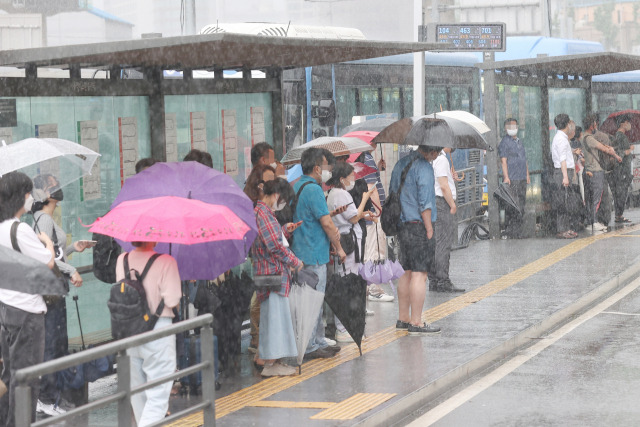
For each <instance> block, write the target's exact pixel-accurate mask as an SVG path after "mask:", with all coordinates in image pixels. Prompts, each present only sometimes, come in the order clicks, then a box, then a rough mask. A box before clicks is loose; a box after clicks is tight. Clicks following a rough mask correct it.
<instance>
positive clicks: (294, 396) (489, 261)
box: [180, 210, 640, 426]
mask: <svg viewBox="0 0 640 427" xmlns="http://www.w3.org/2000/svg"><path fill="white" fill-rule="evenodd" d="M627 215H628V216H629V217H630V218H631V219H632V220H633V221H634V223H635V224H638V223H639V222H640V211H637V210H635V211H630V212H627ZM579 237H580V238H579V239H576V240H569V241H567V240H557V239H554V238H546V239H525V240H493V241H474V242H472V243H471V245H470V246H469V247H468V248H467V249H463V250H459V251H454V252H453V253H452V260H451V261H452V269H451V270H452V274H451V278H452V280H453V282H454V283H455V284H456V285H458V286H460V287H464V288H466V289H467V292H466V293H464V294H462V295H457V296H456V295H455V294H442V293H434V292H428V293H427V301H426V304H425V309H426V311H425V313H424V316H423V317H424V318H425V320H426V321H427V322H429V323H435V324H436V325H438V326H440V327H441V328H442V333H441V334H440V335H436V336H427V337H413V336H407V335H406V332H400V331H396V330H395V327H394V325H395V320H396V319H397V304H396V303H373V304H371V308H372V309H373V310H375V312H376V314H375V315H374V316H373V317H370V318H368V319H367V321H368V324H367V329H366V333H367V336H368V338H367V339H366V341H365V344H364V345H363V355H362V356H360V357H359V356H358V352H357V349H356V347H355V345H353V344H350V345H345V346H343V350H342V351H341V352H340V353H339V354H338V356H337V357H336V358H334V359H326V360H314V361H311V362H308V363H306V364H305V365H304V366H303V370H302V375H301V376H294V377H287V378H271V379H267V380H263V379H261V378H259V376H258V374H257V372H256V371H255V370H253V368H252V367H251V366H250V360H249V358H248V356H246V355H243V356H242V357H241V360H240V366H239V370H238V374H239V375H237V376H233V377H231V378H223V388H222V390H221V392H220V393H221V394H219V396H221V397H219V398H218V399H217V401H216V414H217V417H218V420H217V425H218V426H234V425H261V426H262V425H281V424H282V422H283V421H284V420H286V422H287V424H288V425H318V426H333V425H367V426H368V425H391V424H392V423H394V422H398V421H399V420H401V419H402V418H403V417H405V416H407V415H409V413H410V412H411V411H412V410H415V409H417V408H418V407H420V406H421V405H423V404H424V403H426V401H428V400H429V399H432V398H434V397H436V396H438V395H439V394H441V393H442V392H444V391H446V390H448V389H450V388H451V387H453V386H454V385H456V384H458V383H460V382H462V381H464V380H466V379H468V378H470V377H471V376H472V375H473V374H474V373H476V372H479V371H480V370H482V369H484V368H486V367H488V366H490V365H491V364H493V363H495V362H496V361H499V360H500V359H502V358H504V357H506V356H508V355H509V354H510V353H512V352H513V351H514V350H515V349H516V348H517V347H519V346H522V345H526V344H527V343H529V342H531V340H535V339H537V338H539V337H541V336H543V335H544V334H545V332H546V331H548V330H549V329H551V328H553V327H554V326H556V325H558V324H559V323H561V322H562V321H564V320H565V319H567V318H568V317H570V316H572V315H574V314H575V313H576V312H578V311H580V310H581V309H583V308H584V307H586V306H588V305H590V304H591V303H592V302H593V301H595V300H596V299H598V298H599V297H601V296H603V295H604V294H606V293H608V292H610V291H611V290H613V289H614V288H616V287H618V286H619V285H620V284H622V282H625V281H628V280H629V279H630V278H631V277H634V276H635V275H637V274H638V273H640V265H638V266H636V265H637V262H636V261H637V251H636V250H635V249H634V248H636V247H638V246H639V244H640V240H638V238H640V226H629V227H621V228H618V229H614V230H612V231H610V232H608V233H596V234H593V235H592V233H591V232H590V231H589V232H587V231H583V232H582V233H580V236H579ZM636 242H638V243H636ZM200 419H201V418H200ZM191 420H193V422H192V423H190V422H187V421H191ZM200 423H201V421H200ZM180 425H183V426H184V425H199V424H198V417H192V418H188V419H186V420H184V422H181V423H180Z"/></svg>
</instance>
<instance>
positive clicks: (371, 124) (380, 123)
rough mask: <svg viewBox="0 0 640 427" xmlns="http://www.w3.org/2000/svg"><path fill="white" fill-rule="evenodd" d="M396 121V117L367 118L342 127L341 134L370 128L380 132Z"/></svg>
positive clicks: (372, 130)
mask: <svg viewBox="0 0 640 427" xmlns="http://www.w3.org/2000/svg"><path fill="white" fill-rule="evenodd" d="M394 122H396V119H390V118H387V117H380V118H377V119H371V120H365V121H364V122H360V123H356V124H353V125H351V126H347V127H346V128H344V129H342V131H341V132H340V135H341V136H342V135H346V134H348V133H349V132H356V131H360V130H369V131H371V132H380V131H381V130H382V129H384V128H386V127H387V126H389V125H390V124H392V123H394Z"/></svg>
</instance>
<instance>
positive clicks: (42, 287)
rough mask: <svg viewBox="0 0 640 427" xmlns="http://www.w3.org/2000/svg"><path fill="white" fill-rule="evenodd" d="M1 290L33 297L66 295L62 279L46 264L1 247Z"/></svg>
mask: <svg viewBox="0 0 640 427" xmlns="http://www.w3.org/2000/svg"><path fill="white" fill-rule="evenodd" d="M0 271H2V280H0V288H2V289H8V290H10V291H17V292H24V293H25V294H31V295H66V294H67V290H66V289H65V287H64V284H63V283H62V281H61V280H60V279H58V278H57V277H56V275H55V274H53V272H52V271H51V270H50V269H49V267H47V265H46V264H44V263H41V262H39V261H36V260H35V259H33V258H30V257H28V256H26V255H23V254H21V253H19V252H17V251H14V250H13V249H9V248H6V247H4V246H2V245H0Z"/></svg>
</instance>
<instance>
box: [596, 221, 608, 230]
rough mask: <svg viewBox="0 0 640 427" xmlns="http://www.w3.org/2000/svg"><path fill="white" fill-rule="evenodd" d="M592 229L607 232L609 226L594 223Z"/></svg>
mask: <svg viewBox="0 0 640 427" xmlns="http://www.w3.org/2000/svg"><path fill="white" fill-rule="evenodd" d="M592 227H593V231H605V230H606V229H607V226H606V225H604V224H602V223H600V222H595V223H593V226H592Z"/></svg>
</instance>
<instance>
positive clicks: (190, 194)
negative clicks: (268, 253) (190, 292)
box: [111, 162, 258, 280]
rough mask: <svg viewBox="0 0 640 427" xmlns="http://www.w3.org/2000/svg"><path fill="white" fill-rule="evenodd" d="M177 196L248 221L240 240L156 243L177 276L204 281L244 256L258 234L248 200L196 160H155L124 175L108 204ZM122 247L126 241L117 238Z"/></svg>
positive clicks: (128, 247)
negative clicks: (173, 261)
mask: <svg viewBox="0 0 640 427" xmlns="http://www.w3.org/2000/svg"><path fill="white" fill-rule="evenodd" d="M163 196H177V197H184V198H190V199H195V200H200V201H203V202H206V203H212V204H216V205H223V206H226V207H228V208H229V209H230V210H231V211H232V212H233V213H235V214H236V215H237V216H238V217H239V218H240V219H241V220H242V221H244V222H245V223H246V224H247V225H248V226H249V231H247V232H246V234H245V235H244V238H243V239H242V240H224V241H217V242H208V243H199V244H195V245H179V244H171V243H159V244H158V246H156V251H157V252H160V253H165V254H168V253H170V254H171V255H172V256H173V257H174V258H175V259H176V260H177V261H178V268H179V270H180V278H181V279H182V280H209V279H214V278H216V277H218V276H219V275H220V274H222V273H224V272H225V271H227V270H229V269H230V268H232V267H235V266H236V265H240V264H242V263H243V262H244V260H245V259H246V256H247V253H248V252H249V248H250V247H251V244H252V243H253V240H254V239H255V238H256V236H257V235H258V230H257V226H256V217H255V215H254V213H253V203H251V200H250V199H249V198H248V197H247V196H246V195H245V194H244V193H243V192H242V189H241V188H240V187H238V185H237V184H236V183H235V182H234V181H233V179H232V178H231V177H230V176H228V175H225V174H224V173H222V172H219V171H217V170H215V169H211V168H209V167H207V166H204V165H202V164H200V163H197V162H180V163H156V164H155V165H153V166H151V167H150V168H148V169H146V170H144V171H142V172H140V173H139V174H137V175H134V176H132V177H130V178H128V179H127V180H126V181H125V183H124V186H123V187H122V190H120V193H119V194H118V197H116V200H115V201H114V202H113V204H112V205H111V208H112V209H113V208H114V207H115V206H117V205H119V204H120V203H122V202H124V201H127V200H141V199H150V198H154V197H163ZM120 244H121V245H122V247H123V248H124V249H125V250H127V251H128V250H131V248H132V246H131V245H130V244H129V243H125V242H120Z"/></svg>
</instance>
